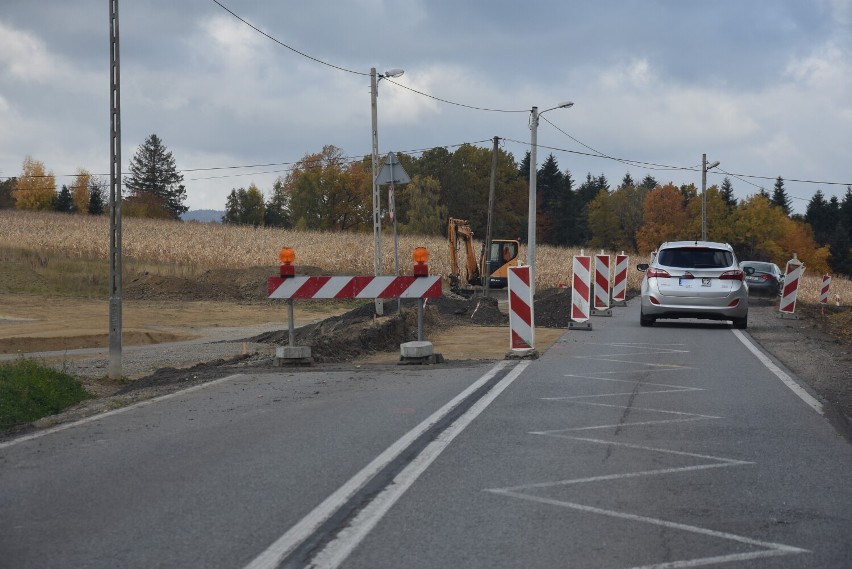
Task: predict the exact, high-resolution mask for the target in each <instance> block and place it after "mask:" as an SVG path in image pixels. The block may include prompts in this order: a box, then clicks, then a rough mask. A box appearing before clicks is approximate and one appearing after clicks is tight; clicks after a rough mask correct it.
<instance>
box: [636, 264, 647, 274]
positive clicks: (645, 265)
mask: <svg viewBox="0 0 852 569" xmlns="http://www.w3.org/2000/svg"><path fill="white" fill-rule="evenodd" d="M636 268H637V269H639V270H640V271H642V272H643V273H644V272H645V271H647V270H648V263H639V264H638V265H636Z"/></svg>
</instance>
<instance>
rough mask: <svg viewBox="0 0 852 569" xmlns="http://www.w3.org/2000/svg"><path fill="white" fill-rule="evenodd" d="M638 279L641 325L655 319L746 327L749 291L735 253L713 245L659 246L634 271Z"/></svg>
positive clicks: (672, 244) (695, 243)
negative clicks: (699, 320) (723, 322)
mask: <svg viewBox="0 0 852 569" xmlns="http://www.w3.org/2000/svg"><path fill="white" fill-rule="evenodd" d="M637 268H638V269H639V270H640V271H643V272H644V273H645V277H644V278H643V279H642V308H641V314H640V317H639V323H640V324H641V325H642V326H652V325H653V324H654V322H655V321H656V320H657V319H659V318H704V319H711V320H731V321H733V324H734V327H735V328H741V329H742V328H746V327H748V286H747V285H746V284H745V280H744V279H745V273H744V272H743V270H742V269H740V267H739V266H738V264H737V257H736V255H735V254H734V250H733V248H732V247H731V246H730V245H728V244H727V243H715V242H712V241H674V242H670V243H663V244H662V245H660V247H659V249H657V253H656V255H655V256H654V257H653V260H652V261H651V263H650V264H648V263H641V264H639V265H638V266H637Z"/></svg>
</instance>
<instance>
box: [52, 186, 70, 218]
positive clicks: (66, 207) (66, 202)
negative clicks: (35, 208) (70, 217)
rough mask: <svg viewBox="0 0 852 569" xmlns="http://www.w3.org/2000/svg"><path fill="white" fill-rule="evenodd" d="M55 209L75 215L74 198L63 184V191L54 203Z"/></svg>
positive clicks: (60, 191)
mask: <svg viewBox="0 0 852 569" xmlns="http://www.w3.org/2000/svg"><path fill="white" fill-rule="evenodd" d="M53 209H55V210H56V211H59V212H62V213H74V197H73V196H72V195H71V190H69V189H68V186H66V185H65V184H62V189H61V190H59V193H58V194H57V195H56V199H55V200H54V201H53Z"/></svg>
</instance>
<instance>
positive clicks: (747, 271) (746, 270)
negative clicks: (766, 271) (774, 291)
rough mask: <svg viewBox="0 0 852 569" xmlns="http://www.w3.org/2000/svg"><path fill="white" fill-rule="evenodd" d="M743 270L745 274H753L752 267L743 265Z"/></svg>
mask: <svg viewBox="0 0 852 569" xmlns="http://www.w3.org/2000/svg"><path fill="white" fill-rule="evenodd" d="M743 272H744V273H745V274H747V275H753V274H754V267H743Z"/></svg>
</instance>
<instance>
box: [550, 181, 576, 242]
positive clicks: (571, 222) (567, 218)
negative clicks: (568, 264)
mask: <svg viewBox="0 0 852 569" xmlns="http://www.w3.org/2000/svg"><path fill="white" fill-rule="evenodd" d="M576 203H577V195H576V193H575V192H574V180H573V178H571V171H570V170H565V174H563V175H562V190H561V191H560V192H559V195H558V196H557V200H556V205H555V207H554V210H553V243H554V245H562V246H565V245H571V244H572V243H574V242H575V241H576V240H577V239H578V235H577V207H576Z"/></svg>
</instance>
